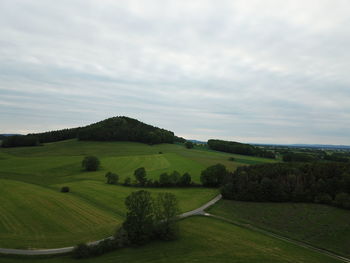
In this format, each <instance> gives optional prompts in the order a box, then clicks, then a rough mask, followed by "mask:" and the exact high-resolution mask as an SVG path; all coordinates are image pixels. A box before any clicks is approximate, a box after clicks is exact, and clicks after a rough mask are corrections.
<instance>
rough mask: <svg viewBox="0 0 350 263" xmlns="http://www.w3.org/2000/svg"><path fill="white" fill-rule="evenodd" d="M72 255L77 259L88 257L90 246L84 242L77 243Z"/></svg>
mask: <svg viewBox="0 0 350 263" xmlns="http://www.w3.org/2000/svg"><path fill="white" fill-rule="evenodd" d="M73 257H74V258H77V259H79V258H88V257H90V248H89V246H88V245H86V244H84V243H82V244H79V245H77V246H76V247H75V248H74V249H73Z"/></svg>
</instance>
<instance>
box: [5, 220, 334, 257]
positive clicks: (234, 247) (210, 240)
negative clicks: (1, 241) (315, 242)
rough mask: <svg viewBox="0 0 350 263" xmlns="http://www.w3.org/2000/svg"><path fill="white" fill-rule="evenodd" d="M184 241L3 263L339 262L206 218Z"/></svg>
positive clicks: (184, 227) (191, 225) (187, 224)
mask: <svg viewBox="0 0 350 263" xmlns="http://www.w3.org/2000/svg"><path fill="white" fill-rule="evenodd" d="M180 231H181V237H180V239H178V240H176V241H169V242H151V243H149V244H147V245H145V246H142V247H139V248H127V249H120V250H117V251H114V252H111V253H108V254H105V255H102V256H100V257H97V258H90V259H85V260H74V259H72V258H70V257H69V256H66V257H56V258H44V259H38V258H34V259H33V258H10V257H9V258H2V261H1V262H3V263H19V262H21V263H34V262H35V263H41V262H45V263H46V262H47V263H63V262H65V263H70V262H84V263H92V262H94V263H99V262H101V263H102V262H103V263H109V262H110V263H112V262H113V263H114V262H131V263H132V262H141V263H142V262H159V263H160V262H167V263H168V262H169V263H176V262H179V263H180V262H181V263H182V262H204V263H205V262H218V263H220V262H237V263H238V262H239V263H248V262H249V263H250V262H261V263H264V262H266V263H274V262H276V263H277V262H278V263H281V262H299V263H303V262H305V263H316V262H317V263H337V262H339V261H337V260H334V259H332V258H329V257H328V256H324V255H321V254H318V253H316V252H312V251H309V250H307V249H304V248H300V247H298V246H295V245H292V244H289V243H286V242H284V241H280V240H278V239H274V238H271V237H268V236H265V235H263V234H260V233H256V232H253V231H250V230H247V229H244V228H240V227H237V226H234V225H231V224H229V223H226V222H223V221H220V220H217V219H211V218H206V217H192V218H188V219H184V220H182V221H181V222H180Z"/></svg>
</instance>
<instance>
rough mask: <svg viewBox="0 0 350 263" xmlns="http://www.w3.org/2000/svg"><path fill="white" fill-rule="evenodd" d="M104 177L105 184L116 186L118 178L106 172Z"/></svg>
mask: <svg viewBox="0 0 350 263" xmlns="http://www.w3.org/2000/svg"><path fill="white" fill-rule="evenodd" d="M105 177H106V178H107V184H117V183H118V180H119V176H118V175H117V174H115V173H111V172H108V173H106V175H105Z"/></svg>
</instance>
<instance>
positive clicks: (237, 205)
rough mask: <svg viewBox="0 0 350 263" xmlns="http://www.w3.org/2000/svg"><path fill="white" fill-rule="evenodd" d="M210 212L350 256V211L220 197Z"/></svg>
mask: <svg viewBox="0 0 350 263" xmlns="http://www.w3.org/2000/svg"><path fill="white" fill-rule="evenodd" d="M209 212H210V213H212V214H215V215H219V216H222V217H225V218H228V219H231V220H233V221H236V222H239V223H248V224H252V225H254V226H257V227H260V228H262V229H265V230H268V231H271V232H274V233H277V234H280V235H282V236H286V237H290V238H292V239H295V240H300V241H303V242H306V243H309V244H312V245H314V246H316V247H320V248H324V249H327V250H330V251H333V252H336V253H337V254H341V255H344V256H348V257H349V256H350V249H349V248H350V220H349V218H350V211H349V210H346V209H340V208H336V207H331V206H328V205H322V204H311V203H269V202H266V203H262V202H240V201H231V200H220V201H219V202H218V203H217V204H215V205H214V206H213V207H211V208H210V209H209Z"/></svg>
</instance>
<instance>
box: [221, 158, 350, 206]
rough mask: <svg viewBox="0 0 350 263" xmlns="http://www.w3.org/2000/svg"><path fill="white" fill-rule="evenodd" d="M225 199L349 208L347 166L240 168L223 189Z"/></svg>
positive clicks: (258, 166)
mask: <svg viewBox="0 0 350 263" xmlns="http://www.w3.org/2000/svg"><path fill="white" fill-rule="evenodd" d="M222 195H223V197H224V198H226V199H233V200H240V201H256V202H266V201H268V202H287V201H292V202H316V203H325V204H330V205H335V206H339V207H343V208H348V209H350V164H349V163H340V162H315V163H275V164H262V165H253V166H243V167H239V168H238V169H237V170H236V171H235V172H233V173H230V174H229V175H228V176H227V177H226V179H225V182H224V184H223V186H222Z"/></svg>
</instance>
